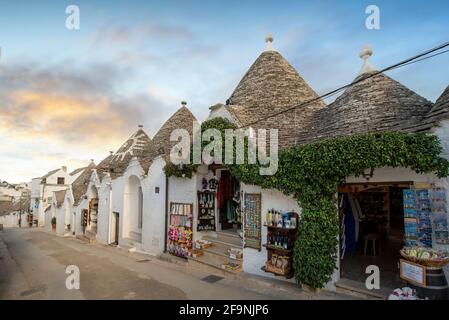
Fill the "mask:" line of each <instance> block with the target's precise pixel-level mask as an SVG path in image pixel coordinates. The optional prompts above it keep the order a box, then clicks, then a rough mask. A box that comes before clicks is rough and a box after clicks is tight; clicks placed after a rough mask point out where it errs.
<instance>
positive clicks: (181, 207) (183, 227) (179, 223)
mask: <svg viewBox="0 0 449 320" xmlns="http://www.w3.org/2000/svg"><path fill="white" fill-rule="evenodd" d="M192 208H193V205H192V204H190V203H175V202H171V203H170V225H169V227H168V231H167V238H168V243H167V250H168V252H169V253H171V254H172V255H175V256H178V257H183V258H186V257H187V256H188V254H189V249H191V248H192V237H193V232H192V225H193V223H192V218H193V210H192Z"/></svg>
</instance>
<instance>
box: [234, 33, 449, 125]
mask: <svg viewBox="0 0 449 320" xmlns="http://www.w3.org/2000/svg"><path fill="white" fill-rule="evenodd" d="M446 47H449V42H445V43H443V44H441V45H439V46H437V47H434V48H432V49H429V50H426V51H424V52H422V53H420V54H417V55H415V56H413V57H411V58H408V59H405V60H402V61H401V62H398V63H395V64H393V65H391V66H389V67H386V68H384V69H382V70H380V71H375V72H373V73H371V74H370V75H368V76H366V77H361V78H359V79H357V80H355V81H353V82H351V83H348V84H346V85H344V86H341V87H339V88H337V89H335V90H332V91H329V92H327V93H325V94H323V95H321V96H318V97H316V98H313V99H310V100H308V101H305V102H303V103H300V104H298V105H294V106H292V107H289V108H287V109H284V110H281V111H278V112H275V113H273V114H271V115H268V116H266V117H262V118H260V119H258V120H255V121H253V122H250V123H247V124H245V125H244V126H243V127H248V126H251V125H253V124H256V123H259V122H260V121H263V120H266V119H269V118H273V117H276V116H278V115H280V114H283V113H286V112H289V111H291V110H293V109H296V108H300V107H303V106H305V105H308V104H310V103H313V102H315V101H319V100H322V99H325V98H328V97H331V96H333V95H335V94H337V93H339V92H340V91H342V90H344V89H347V88H349V87H352V86H354V85H356V84H357V83H360V82H362V81H365V80H368V79H370V78H372V77H375V76H376V75H378V74H380V73H384V72H386V71H390V70H393V69H396V68H400V67H403V66H406V65H410V64H413V63H416V62H420V61H423V60H426V59H429V58H432V57H435V56H437V55H440V54H443V53H446V52H449V50H445V51H442V52H438V53H435V54H433V55H430V56H427V55H429V54H431V53H433V52H436V51H438V50H441V49H443V48H446ZM426 56H427V57H426Z"/></svg>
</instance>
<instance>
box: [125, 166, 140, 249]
mask: <svg viewBox="0 0 449 320" xmlns="http://www.w3.org/2000/svg"><path fill="white" fill-rule="evenodd" d="M123 209H124V215H123V220H122V221H123V231H122V235H123V238H127V239H131V240H133V241H137V242H141V237H142V223H143V192H142V185H141V183H140V180H139V178H138V177H136V176H134V175H132V176H130V177H129V178H128V181H127V182H126V185H125V192H124V203H123Z"/></svg>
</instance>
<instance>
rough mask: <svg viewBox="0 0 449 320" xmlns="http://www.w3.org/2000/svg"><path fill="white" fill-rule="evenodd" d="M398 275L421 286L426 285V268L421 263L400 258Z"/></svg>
mask: <svg viewBox="0 0 449 320" xmlns="http://www.w3.org/2000/svg"><path fill="white" fill-rule="evenodd" d="M400 277H401V279H404V280H405V281H407V282H410V283H413V284H416V285H419V286H421V287H425V286H426V268H425V267H424V266H422V265H419V264H416V263H413V262H410V261H407V260H403V259H401V260H400Z"/></svg>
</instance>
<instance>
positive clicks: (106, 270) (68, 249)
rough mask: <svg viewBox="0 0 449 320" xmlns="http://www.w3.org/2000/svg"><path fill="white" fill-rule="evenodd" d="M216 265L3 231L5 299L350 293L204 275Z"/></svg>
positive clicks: (0, 262)
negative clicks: (73, 276) (72, 277)
mask: <svg viewBox="0 0 449 320" xmlns="http://www.w3.org/2000/svg"><path fill="white" fill-rule="evenodd" d="M69 265H76V266H77V267H78V268H79V270H80V289H79V290H76V289H72V290H69V289H67V287H66V279H67V277H68V276H69V275H68V274H66V273H65V272H66V268H67V266H69ZM208 275H211V272H210V270H202V269H201V268H193V267H191V266H188V265H187V266H186V265H185V264H177V263H171V262H167V261H162V260H160V259H158V258H156V257H152V256H147V255H140V254H135V253H128V252H126V251H124V250H121V249H118V248H116V247H112V246H103V245H99V244H95V245H92V244H86V243H84V242H82V241H80V240H77V239H74V238H64V237H59V236H56V235H54V234H51V233H48V232H45V231H42V230H40V229H5V230H3V231H0V299H316V298H319V299H345V298H346V297H344V296H341V295H337V294H334V293H323V294H321V295H320V296H319V297H317V296H311V295H310V294H306V293H305V292H303V291H301V290H299V289H298V288H296V287H294V286H292V285H284V284H279V281H277V282H267V283H265V282H264V281H259V280H255V279H253V278H248V277H244V276H239V277H235V276H229V277H224V278H223V279H220V280H219V281H217V282H215V283H209V282H206V281H204V280H203V279H204V277H206V276H208Z"/></svg>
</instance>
